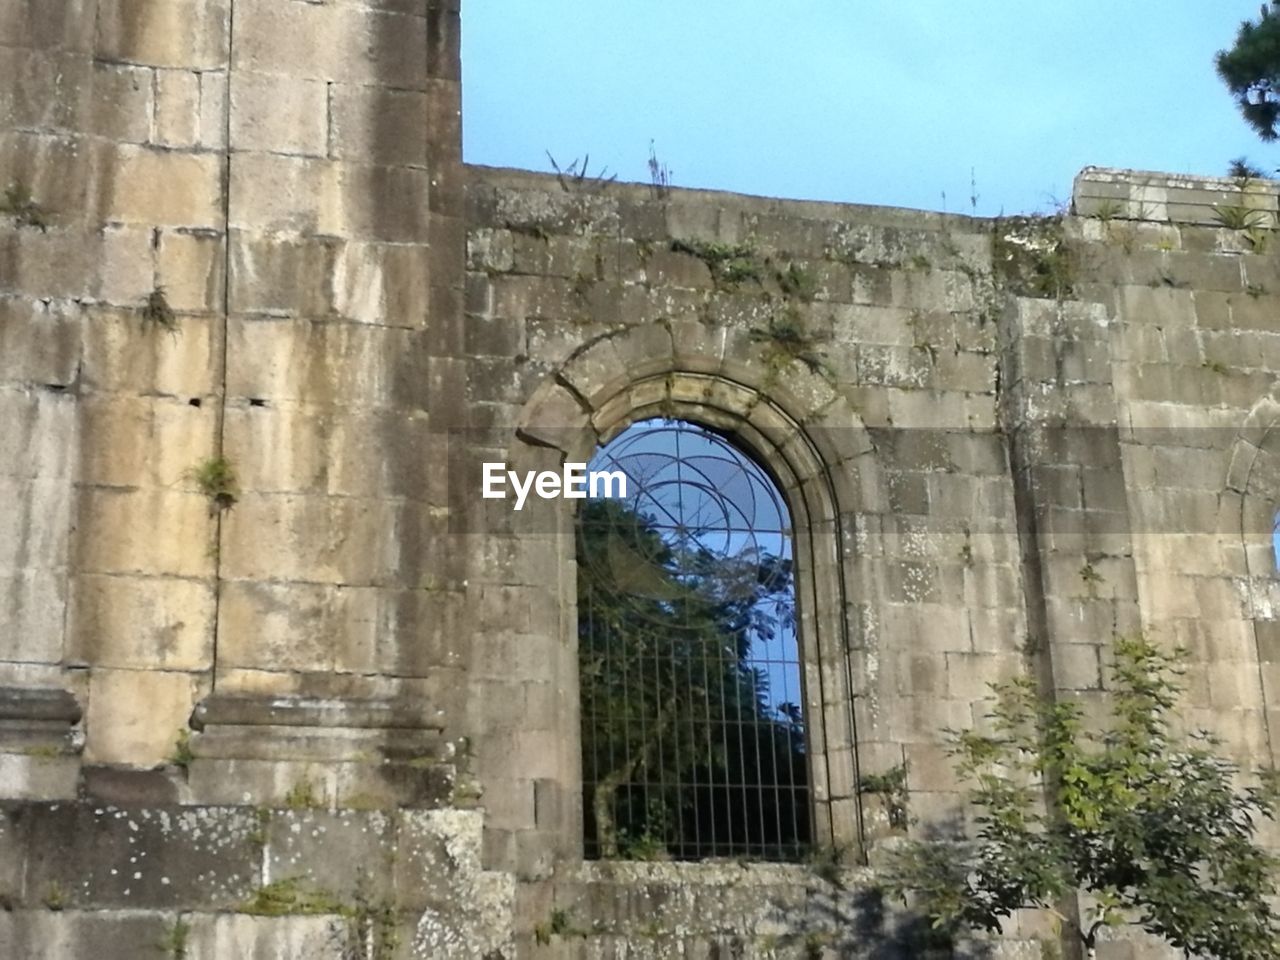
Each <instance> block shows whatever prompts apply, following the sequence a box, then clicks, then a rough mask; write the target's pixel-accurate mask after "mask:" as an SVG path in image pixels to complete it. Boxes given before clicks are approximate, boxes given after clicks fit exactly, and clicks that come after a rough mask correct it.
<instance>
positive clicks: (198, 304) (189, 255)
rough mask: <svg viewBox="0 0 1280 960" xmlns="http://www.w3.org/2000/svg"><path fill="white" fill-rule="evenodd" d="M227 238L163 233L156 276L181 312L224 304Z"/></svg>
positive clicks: (207, 309)
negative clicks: (225, 246)
mask: <svg viewBox="0 0 1280 960" xmlns="http://www.w3.org/2000/svg"><path fill="white" fill-rule="evenodd" d="M224 242H225V241H224V239H223V238H222V237H219V236H211V235H209V234H207V233H194V232H184V231H181V230H178V231H173V230H165V231H162V232H161V234H160V249H159V252H158V253H157V264H156V279H157V281H158V284H159V287H160V289H161V290H163V291H164V295H165V299H166V300H167V301H168V302H169V306H170V307H172V308H173V309H174V310H175V311H178V312H182V313H185V312H194V313H210V312H216V311H218V310H220V309H221V307H222V296H223V290H222V280H223V272H224V271H223V265H224V246H223V244H224Z"/></svg>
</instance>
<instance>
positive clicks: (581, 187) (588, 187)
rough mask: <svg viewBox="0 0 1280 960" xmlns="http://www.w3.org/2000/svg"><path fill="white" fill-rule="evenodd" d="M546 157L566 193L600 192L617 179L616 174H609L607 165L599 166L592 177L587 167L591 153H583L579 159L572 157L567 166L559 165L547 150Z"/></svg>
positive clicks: (589, 163)
mask: <svg viewBox="0 0 1280 960" xmlns="http://www.w3.org/2000/svg"><path fill="white" fill-rule="evenodd" d="M547 159H548V160H550V161H551V169H553V170H554V171H555V172H556V179H557V180H558V181H560V186H561V188H562V189H564V190H565V191H566V192H567V193H602V192H604V190H606V189H607V188H608V186H609V184H611V183H613V182H614V181H615V180H617V179H618V175H617V174H616V173H615V174H612V175H610V174H609V168H608V167H601V168H600V172H599V173H597V174H596V175H595V176H594V177H593V176H591V175H590V174H589V173H588V172H587V169H588V167H589V166H590V165H591V154H589V153H588V154H585V155H584V156H583V157H582V159H581V160H579V159H578V158H576V157H575V158H574V160H573V162H572V163H571V164H569V165H568V166H567V167H561V166H560V164H559V163H557V162H556V158H555V157H553V156H552V155H551V151H550V150H548V151H547Z"/></svg>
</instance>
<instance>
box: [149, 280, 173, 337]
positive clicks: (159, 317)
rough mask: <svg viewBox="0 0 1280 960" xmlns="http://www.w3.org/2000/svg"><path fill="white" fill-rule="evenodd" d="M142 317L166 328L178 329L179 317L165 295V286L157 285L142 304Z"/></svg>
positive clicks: (170, 329)
mask: <svg viewBox="0 0 1280 960" xmlns="http://www.w3.org/2000/svg"><path fill="white" fill-rule="evenodd" d="M142 319H143V320H145V321H146V322H147V323H154V324H155V325H156V326H157V327H160V328H162V329H164V330H169V331H173V330H176V329H178V318H177V315H176V314H174V312H173V307H171V306H169V301H168V299H167V298H166V297H165V295H164V287H156V288H155V289H154V290H152V291H151V292H150V293H149V294H147V299H146V301H145V302H144V303H143V305H142Z"/></svg>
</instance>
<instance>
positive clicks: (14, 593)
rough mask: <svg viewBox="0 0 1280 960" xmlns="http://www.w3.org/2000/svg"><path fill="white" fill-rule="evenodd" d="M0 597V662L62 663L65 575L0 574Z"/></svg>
mask: <svg viewBox="0 0 1280 960" xmlns="http://www.w3.org/2000/svg"><path fill="white" fill-rule="evenodd" d="M0 597H2V598H3V599H2V600H0V623H3V624H4V629H3V630H0V660H9V661H22V662H35V663H62V661H63V635H64V632H65V629H66V626H65V625H66V614H67V583H66V573H65V571H63V570H33V569H26V570H22V571H18V572H0Z"/></svg>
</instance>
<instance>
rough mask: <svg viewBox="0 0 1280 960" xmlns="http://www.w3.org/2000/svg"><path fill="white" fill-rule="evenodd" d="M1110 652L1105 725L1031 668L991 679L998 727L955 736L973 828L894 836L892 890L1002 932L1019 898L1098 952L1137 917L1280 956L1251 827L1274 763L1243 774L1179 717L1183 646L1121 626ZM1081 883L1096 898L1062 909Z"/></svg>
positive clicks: (1235, 953) (1252, 952)
mask: <svg viewBox="0 0 1280 960" xmlns="http://www.w3.org/2000/svg"><path fill="white" fill-rule="evenodd" d="M1113 654H1114V663H1113V665H1112V667H1111V670H1110V674H1109V675H1110V678H1111V697H1110V702H1109V706H1110V712H1111V722H1110V723H1109V724H1107V725H1106V726H1105V728H1104V729H1102V730H1092V729H1086V728H1085V726H1084V710H1083V708H1082V706H1081V705H1080V704H1078V703H1076V702H1072V701H1066V702H1058V703H1053V702H1046V701H1045V700H1044V699H1042V698H1041V697H1040V695H1039V693H1038V691H1037V690H1036V688H1035V684H1034V682H1033V681H1030V680H1019V681H1013V682H1010V683H1004V684H999V685H996V686H995V687H994V690H995V692H996V695H997V699H996V701H995V706H994V708H993V709H992V711H991V713H990V714H989V716H988V720H989V724H987V725H984V728H985V729H988V730H990V732H989V733H979V732H977V731H976V730H975V731H967V732H963V733H957V734H953V735H952V755H953V757H954V758H955V763H956V770H957V772H958V773H959V774H960V775H961V777H963V778H964V779H965V780H967V781H968V782H969V783H970V784H971V785H972V786H971V787H970V790H969V800H970V802H971V803H972V804H973V805H974V806H975V807H977V808H978V809H979V810H980V811H981V813H980V815H979V816H978V817H977V825H978V830H977V836H976V838H974V839H973V840H969V841H965V842H960V843H952V842H944V841H937V840H932V841H915V842H912V843H910V844H908V845H907V846H905V847H902V848H899V849H898V851H897V852H896V853H895V855H894V858H893V861H892V864H891V866H890V875H891V880H890V885H889V886H890V889H891V890H892V891H893V892H894V893H896V894H898V895H899V896H904V897H905V895H906V894H907V893H914V894H915V895H916V897H917V902H918V903H919V904H920V905H921V906H922V907H923V908H924V910H925V911H926V912H927V913H928V914H929V915H930V916H931V917H932V918H933V920H934V925H935V926H936V927H938V928H940V929H943V930H949V931H955V930H960V929H964V928H968V929H977V930H985V931H989V932H993V933H994V932H998V931H999V929H1000V924H1001V921H1002V920H1003V919H1005V918H1008V917H1010V916H1011V915H1012V914H1013V912H1014V911H1015V910H1019V909H1024V908H1034V909H1041V910H1045V911H1048V912H1050V913H1052V914H1055V915H1056V916H1057V917H1058V920H1059V922H1060V923H1061V924H1062V927H1063V930H1064V932H1067V933H1068V934H1069V935H1072V936H1074V937H1075V938H1077V939H1078V941H1079V944H1080V946H1081V947H1082V948H1083V950H1084V952H1085V953H1086V954H1087V955H1088V956H1090V957H1092V956H1093V955H1094V951H1095V949H1096V947H1097V944H1098V939H1099V934H1100V932H1101V931H1103V930H1104V929H1106V928H1111V927H1119V926H1122V925H1125V924H1129V923H1134V924H1137V925H1138V926H1140V927H1141V928H1142V929H1143V930H1144V931H1145V932H1147V933H1148V934H1151V935H1154V936H1157V937H1160V938H1163V939H1164V940H1165V941H1167V942H1168V943H1169V944H1171V945H1172V946H1173V947H1175V948H1176V949H1178V950H1180V951H1183V952H1185V953H1186V954H1187V955H1188V956H1190V955H1197V956H1203V957H1209V958H1217V960H1263V958H1274V957H1276V956H1277V955H1280V953H1278V952H1280V918H1278V917H1277V914H1276V912H1275V909H1274V907H1273V905H1272V904H1273V898H1274V897H1275V896H1276V894H1277V892H1278V891H1277V887H1276V882H1275V873H1274V870H1275V866H1276V861H1275V859H1274V858H1273V856H1272V855H1271V854H1269V853H1267V852H1266V851H1265V850H1263V849H1262V848H1261V847H1260V846H1259V845H1258V844H1257V843H1255V841H1254V834H1255V830H1256V829H1257V825H1258V822H1259V821H1260V820H1261V819H1263V818H1266V819H1273V818H1274V817H1275V814H1276V812H1277V808H1278V807H1280V776H1278V775H1277V773H1276V771H1274V770H1271V771H1267V772H1265V773H1263V774H1262V775H1261V776H1260V777H1259V778H1258V779H1257V780H1255V782H1254V784H1253V785H1251V786H1245V787H1238V786H1237V780H1238V778H1239V777H1240V775H1241V771H1240V770H1239V769H1238V768H1237V766H1236V765H1235V764H1233V763H1232V762H1230V761H1229V760H1226V759H1224V758H1223V757H1221V756H1220V755H1218V753H1217V751H1216V749H1215V748H1216V746H1217V742H1216V741H1215V740H1214V739H1213V738H1212V737H1210V736H1209V735H1207V734H1204V733H1200V734H1196V735H1194V736H1192V737H1182V736H1179V735H1176V734H1175V733H1174V732H1173V727H1174V720H1175V718H1176V716H1177V712H1176V704H1177V700H1178V696H1179V694H1180V693H1181V690H1182V686H1181V682H1180V678H1181V676H1182V674H1183V672H1184V667H1183V659H1182V655H1181V653H1180V652H1175V653H1173V654H1170V653H1166V652H1164V651H1162V650H1161V649H1160V648H1158V647H1156V646H1155V645H1153V644H1152V643H1150V642H1148V641H1147V640H1145V639H1143V638H1141V637H1139V638H1117V639H1116V640H1115V641H1114V644H1113ZM1046 799H1047V801H1048V804H1047V807H1048V809H1047V811H1046V810H1045V805H1044V801H1045V800H1046ZM1078 891H1080V892H1085V893H1087V894H1089V895H1090V900H1091V902H1092V903H1093V906H1092V907H1091V908H1090V910H1089V911H1088V913H1087V914H1086V915H1085V916H1084V917H1083V918H1080V919H1076V918H1073V917H1068V916H1064V915H1062V914H1061V913H1059V911H1058V909H1057V907H1058V904H1059V900H1060V898H1062V897H1064V896H1067V895H1070V894H1072V893H1075V892H1078Z"/></svg>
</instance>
